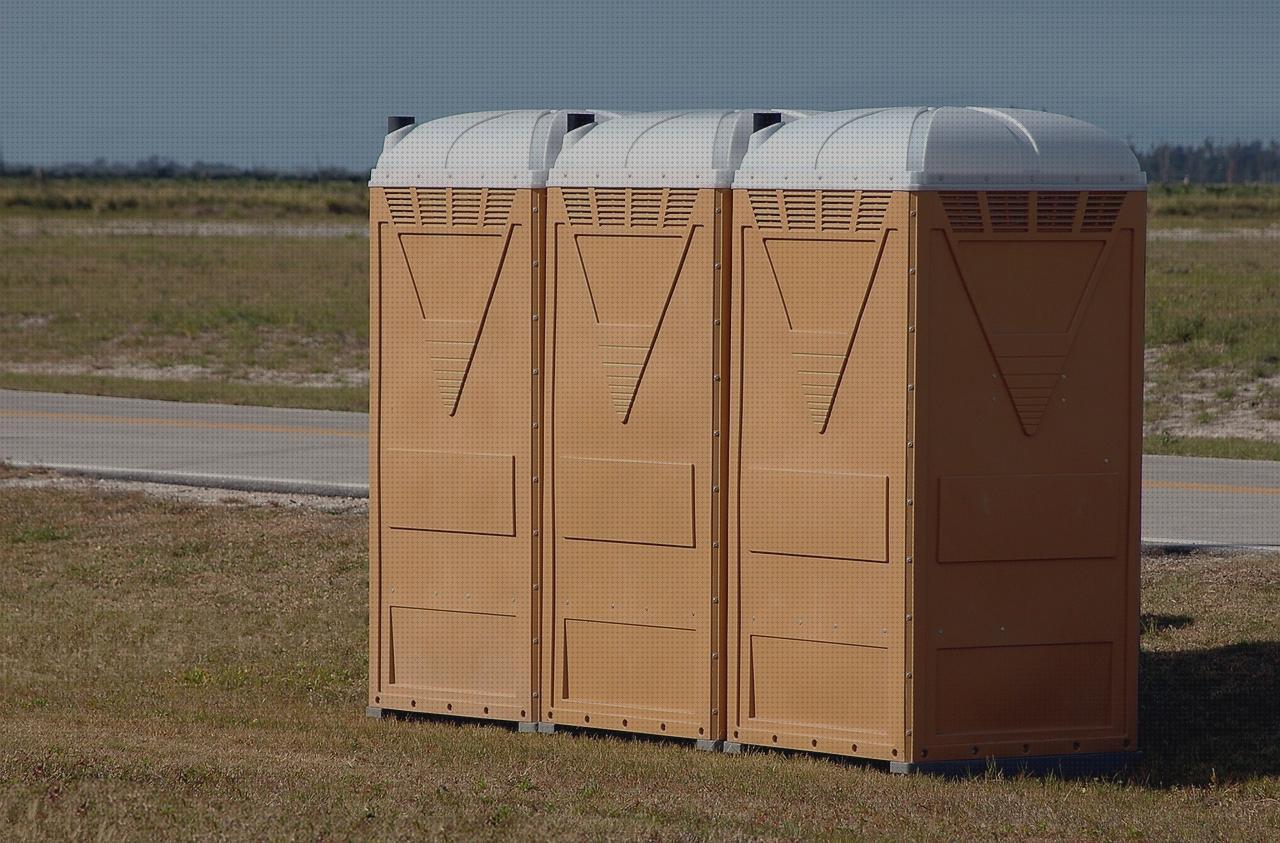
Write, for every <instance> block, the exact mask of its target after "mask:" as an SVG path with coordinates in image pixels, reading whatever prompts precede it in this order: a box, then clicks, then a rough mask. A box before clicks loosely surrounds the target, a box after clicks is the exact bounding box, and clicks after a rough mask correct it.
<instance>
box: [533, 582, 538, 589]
mask: <svg viewBox="0 0 1280 843" xmlns="http://www.w3.org/2000/svg"><path fill="white" fill-rule="evenodd" d="M533 590H534V591H537V590H538V584H537V583H534V584H533Z"/></svg>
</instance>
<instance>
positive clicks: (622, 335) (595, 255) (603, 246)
mask: <svg viewBox="0 0 1280 843" xmlns="http://www.w3.org/2000/svg"><path fill="white" fill-rule="evenodd" d="M574 244H575V245H576V247H577V250H578V259H579V260H580V261H581V264H582V274H583V278H584V279H585V281H586V285H587V294H588V296H589V297H590V303H591V308H592V312H593V313H594V315H595V321H596V327H597V333H598V336H599V340H598V342H597V346H598V347H599V350H600V358H601V362H602V364H603V365H604V370H605V379H606V381H607V382H608V385H609V400H610V402H611V403H612V405H613V409H614V412H616V413H617V414H618V419H619V420H620V421H621V422H622V423H623V424H626V423H627V421H628V419H630V417H631V409H632V407H633V406H634V405H635V400H636V394H637V393H638V392H639V389H640V381H641V380H642V379H643V378H644V373H645V371H646V369H647V368H648V366H649V360H650V359H651V358H652V356H653V348H654V345H655V344H656V343H657V341H658V333H659V332H660V331H661V330H662V320H663V318H664V317H665V316H666V312H667V306H668V305H669V304H670V302H671V296H672V294H673V293H674V292H675V286H676V279H678V278H679V277H680V270H681V268H682V267H683V266H684V258H685V255H686V254H688V249H689V236H688V235H684V236H681V235H677V236H671V237H666V236H661V235H642V236H637V235H616V234H579V235H577V236H575V237H574Z"/></svg>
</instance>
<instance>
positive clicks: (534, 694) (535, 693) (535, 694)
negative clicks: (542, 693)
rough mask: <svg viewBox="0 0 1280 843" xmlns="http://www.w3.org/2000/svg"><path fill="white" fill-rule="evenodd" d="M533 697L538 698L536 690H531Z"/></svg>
mask: <svg viewBox="0 0 1280 843" xmlns="http://www.w3.org/2000/svg"><path fill="white" fill-rule="evenodd" d="M533 698H534V699H537V698H538V692H537V691H534V692H533Z"/></svg>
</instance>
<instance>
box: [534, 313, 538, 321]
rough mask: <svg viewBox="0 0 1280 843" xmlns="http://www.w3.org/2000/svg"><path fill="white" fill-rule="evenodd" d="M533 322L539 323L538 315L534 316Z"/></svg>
mask: <svg viewBox="0 0 1280 843" xmlns="http://www.w3.org/2000/svg"><path fill="white" fill-rule="evenodd" d="M533 321H534V322H537V321H538V314H536V313H535V314H533Z"/></svg>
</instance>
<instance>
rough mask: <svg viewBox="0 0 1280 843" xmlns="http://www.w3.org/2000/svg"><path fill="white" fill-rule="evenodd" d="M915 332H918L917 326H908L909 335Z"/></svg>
mask: <svg viewBox="0 0 1280 843" xmlns="http://www.w3.org/2000/svg"><path fill="white" fill-rule="evenodd" d="M915 332H916V326H915V325H908V326H907V333H908V334H914V333H915Z"/></svg>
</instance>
